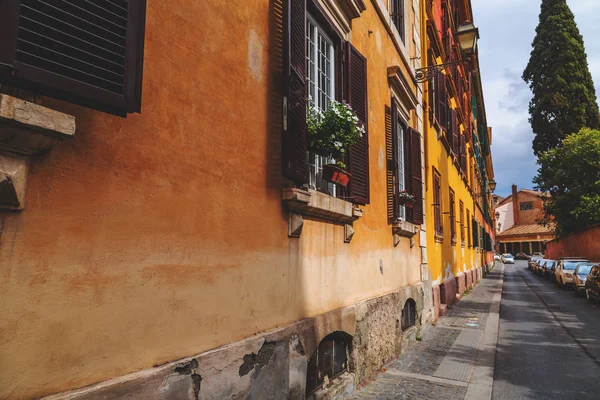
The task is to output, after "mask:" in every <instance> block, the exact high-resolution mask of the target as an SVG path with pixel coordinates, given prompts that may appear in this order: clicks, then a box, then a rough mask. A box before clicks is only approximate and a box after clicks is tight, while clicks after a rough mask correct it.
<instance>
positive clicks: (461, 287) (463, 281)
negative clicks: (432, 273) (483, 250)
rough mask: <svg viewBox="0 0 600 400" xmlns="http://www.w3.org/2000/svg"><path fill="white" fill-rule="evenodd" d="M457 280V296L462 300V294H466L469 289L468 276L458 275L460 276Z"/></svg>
mask: <svg viewBox="0 0 600 400" xmlns="http://www.w3.org/2000/svg"><path fill="white" fill-rule="evenodd" d="M455 279H456V289H457V291H456V294H457V297H458V298H459V299H460V298H462V294H463V293H464V291H465V289H466V288H467V276H466V274H458V276H457V277H456V278H455Z"/></svg>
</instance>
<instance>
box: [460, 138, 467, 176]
mask: <svg viewBox="0 0 600 400" xmlns="http://www.w3.org/2000/svg"><path fill="white" fill-rule="evenodd" d="M459 137H460V169H461V171H462V173H463V174H466V173H467V146H466V144H465V135H460V136H459Z"/></svg>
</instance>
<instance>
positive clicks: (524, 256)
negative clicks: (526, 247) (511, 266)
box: [515, 253, 531, 260]
mask: <svg viewBox="0 0 600 400" xmlns="http://www.w3.org/2000/svg"><path fill="white" fill-rule="evenodd" d="M530 258H531V256H530V255H528V254H525V253H517V255H516V256H515V260H529V259H530Z"/></svg>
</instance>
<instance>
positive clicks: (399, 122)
mask: <svg viewBox="0 0 600 400" xmlns="http://www.w3.org/2000/svg"><path fill="white" fill-rule="evenodd" d="M385 141H386V160H387V171H386V183H387V199H388V207H387V210H388V221H389V222H390V223H396V222H397V221H398V220H405V221H409V222H411V223H413V224H422V223H423V183H422V182H423V178H422V169H421V158H422V155H421V135H420V134H419V132H417V131H416V130H414V129H412V128H411V127H410V126H408V124H407V123H405V121H404V120H403V119H402V117H401V115H400V111H399V105H398V104H397V103H396V101H395V100H394V99H392V106H391V107H387V106H386V108H385ZM403 190H406V192H407V193H410V194H412V196H413V197H414V199H415V200H414V201H413V202H412V203H408V204H406V205H403V204H401V201H400V200H399V199H398V194H399V193H400V192H402V191H403Z"/></svg>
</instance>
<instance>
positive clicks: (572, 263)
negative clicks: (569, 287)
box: [563, 260, 581, 271]
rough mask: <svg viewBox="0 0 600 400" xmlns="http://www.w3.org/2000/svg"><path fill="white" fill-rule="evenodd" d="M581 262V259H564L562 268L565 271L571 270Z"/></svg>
mask: <svg viewBox="0 0 600 400" xmlns="http://www.w3.org/2000/svg"><path fill="white" fill-rule="evenodd" d="M579 264H581V260H579V261H565V262H564V264H563V269H566V270H567V271H573V270H574V269H575V268H577V266H578V265H579Z"/></svg>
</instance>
